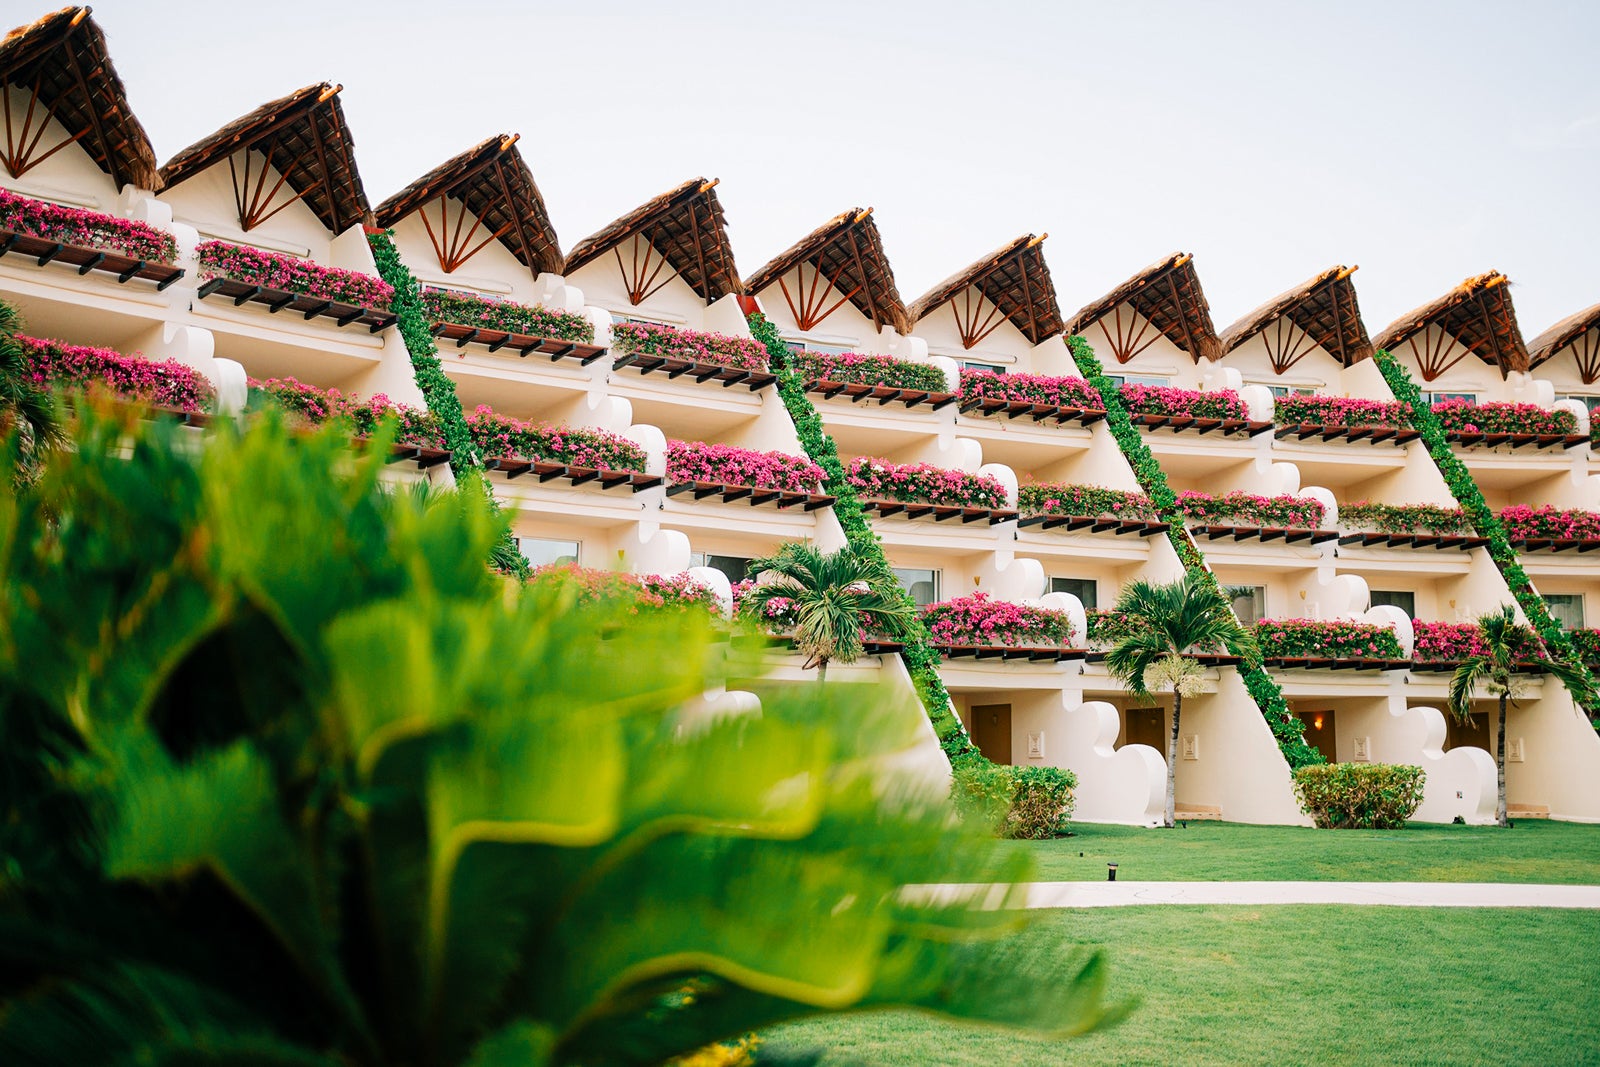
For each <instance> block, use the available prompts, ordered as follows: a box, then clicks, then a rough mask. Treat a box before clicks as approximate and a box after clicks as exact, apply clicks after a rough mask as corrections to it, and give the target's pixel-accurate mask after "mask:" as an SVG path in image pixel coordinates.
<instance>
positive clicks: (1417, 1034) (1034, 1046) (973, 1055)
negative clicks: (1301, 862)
mask: <svg viewBox="0 0 1600 1067" xmlns="http://www.w3.org/2000/svg"><path fill="white" fill-rule="evenodd" d="M1180 832H1181V831H1180ZM1193 832H1194V831H1193V830H1192V829H1191V830H1190V833H1191V834H1192V833H1193ZM1513 833H1521V830H1520V828H1519V829H1518V830H1515V831H1513ZM1328 836H1330V837H1332V836H1337V835H1333V834H1329V835H1328ZM1528 836H1529V837H1530V838H1535V837H1536V836H1537V835H1535V834H1529V835H1528ZM1075 857H1076V854H1074V858H1075ZM1044 922H1046V923H1048V924H1055V925H1057V926H1065V927H1066V928H1067V930H1068V931H1069V932H1070V933H1071V934H1073V935H1074V936H1075V938H1076V939H1077V940H1079V941H1082V942H1084V943H1090V944H1095V945H1103V946H1105V947H1106V949H1107V951H1108V953H1109V956H1110V963H1111V967H1110V970H1111V991H1112V994H1113V996H1115V997H1117V998H1124V997H1137V998H1138V999H1139V1001H1140V1004H1139V1006H1138V1008H1137V1009H1136V1010H1135V1011H1134V1013H1133V1015H1132V1016H1131V1018H1129V1019H1128V1020H1127V1021H1126V1022H1124V1023H1123V1024H1122V1025H1121V1026H1118V1027H1116V1028H1113V1029H1111V1030H1108V1031H1106V1032H1104V1033H1097V1034H1091V1035H1090V1036H1088V1037H1084V1038H1080V1039H1077V1040H1075V1041H1067V1042H1049V1041H1044V1040H1039V1039H1036V1038H1022V1037H1017V1036H1015V1035H1010V1034H1003V1033H997V1032H994V1031H988V1030H981V1029H970V1028H956V1027H953V1026H951V1025H949V1024H946V1023H943V1022H936V1021H934V1020H933V1019H931V1018H929V1017H927V1016H922V1015H915V1014H905V1013H894V1014H887V1013H885V1014H876V1015H863V1016H852V1017H846V1018H844V1019H842V1020H826V1021H816V1022H806V1023H798V1024H794V1025H791V1026H787V1027H780V1028H778V1029H776V1030H774V1031H772V1032H770V1033H769V1034H767V1035H766V1036H767V1040H768V1047H769V1048H770V1049H772V1050H775V1051H782V1050H784V1049H788V1050H798V1049H803V1048H826V1049H828V1050H830V1055H829V1058H828V1060H827V1062H828V1063H829V1064H833V1065H843V1064H849V1063H857V1062H861V1063H869V1064H870V1063H882V1064H941V1065H951V1067H959V1065H963V1064H974V1065H981V1067H999V1065H1004V1064H1027V1065H1035V1064H1066V1063H1073V1064H1091V1063H1092V1064H1114V1063H1127V1064H1155V1063H1181V1064H1256V1063H1260V1064H1302V1063H1305V1064H1309V1063H1339V1064H1345V1063H1363V1064H1365V1063H1373V1064H1433V1065H1444V1064H1480V1063H1508V1064H1509V1063H1515V1064H1540V1065H1549V1067H1553V1065H1558V1064H1600V1009H1597V1005H1596V991H1597V990H1600V912H1594V911H1559V910H1550V909H1541V910H1532V909H1495V910H1486V909H1466V908H1437V909H1428V908H1388V907H1384V908H1378V907H1372V908H1362V907H1304V906H1284V907H1276V908H1243V907H1207V908H1201V907H1166V908H1142V907H1133V908H1102V909H1090V910H1085V909H1078V910H1072V911H1063V912H1051V913H1049V914H1048V916H1047V917H1046V918H1045V919H1044Z"/></svg>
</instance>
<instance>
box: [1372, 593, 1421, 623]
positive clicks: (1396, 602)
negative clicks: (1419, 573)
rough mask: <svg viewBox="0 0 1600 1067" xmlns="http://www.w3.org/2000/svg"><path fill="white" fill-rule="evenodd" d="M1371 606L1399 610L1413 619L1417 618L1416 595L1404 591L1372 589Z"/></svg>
mask: <svg viewBox="0 0 1600 1067" xmlns="http://www.w3.org/2000/svg"><path fill="white" fill-rule="evenodd" d="M1372 606H1373V607H1375V608H1376V607H1385V606H1386V607H1391V608H1399V609H1400V610H1401V611H1403V612H1405V613H1406V614H1407V615H1409V616H1410V617H1411V618H1413V619H1414V618H1416V617H1417V594H1415V593H1412V592H1409V591H1407V590H1404V589H1374V590H1373V591H1372Z"/></svg>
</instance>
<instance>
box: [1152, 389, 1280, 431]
mask: <svg viewBox="0 0 1600 1067" xmlns="http://www.w3.org/2000/svg"><path fill="white" fill-rule="evenodd" d="M1121 392H1122V402H1123V403H1124V404H1125V405H1126V406H1127V409H1128V416H1129V418H1130V419H1131V420H1132V422H1133V424H1134V425H1135V426H1137V427H1139V428H1140V429H1144V430H1171V431H1173V432H1175V433H1176V432H1182V431H1190V430H1192V431H1194V432H1195V433H1197V434H1202V435H1203V434H1208V433H1212V432H1216V433H1218V434H1219V435H1221V436H1223V437H1233V436H1236V435H1238V434H1241V433H1242V434H1245V435H1247V436H1249V437H1254V436H1255V435H1256V434H1259V433H1265V432H1266V431H1268V430H1270V429H1272V423H1270V422H1257V421H1252V420H1251V418H1250V414H1249V409H1248V408H1247V407H1246V406H1245V403H1244V401H1243V400H1242V399H1240V397H1239V394H1238V393H1235V392H1233V391H1232V390H1231V389H1214V390H1210V391H1206V392H1197V391H1195V390H1192V389H1176V388H1172V387H1170V386H1161V385H1138V384H1133V383H1130V384H1127V385H1124V386H1122V390H1121Z"/></svg>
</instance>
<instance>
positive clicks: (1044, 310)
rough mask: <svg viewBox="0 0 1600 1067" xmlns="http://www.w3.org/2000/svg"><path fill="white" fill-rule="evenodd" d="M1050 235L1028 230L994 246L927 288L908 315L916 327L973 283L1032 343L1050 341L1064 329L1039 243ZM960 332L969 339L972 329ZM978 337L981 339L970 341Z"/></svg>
mask: <svg viewBox="0 0 1600 1067" xmlns="http://www.w3.org/2000/svg"><path fill="white" fill-rule="evenodd" d="M1049 236H1050V235H1049V234H1041V235H1039V236H1038V237H1035V236H1034V235H1033V234H1031V233H1029V234H1024V235H1022V236H1021V237H1018V238H1017V239H1016V240H1014V241H1012V242H1010V243H1009V244H1006V245H1003V246H1002V247H1000V248H997V249H995V250H994V251H993V252H991V253H989V254H988V255H987V256H984V257H983V258H982V259H980V260H978V261H976V262H975V263H973V264H971V265H970V266H968V267H967V268H966V269H965V270H961V271H958V272H956V273H955V274H952V275H951V276H950V277H948V278H946V279H945V280H944V281H942V282H940V283H939V284H938V285H936V286H934V287H933V288H932V289H929V290H928V291H927V292H926V293H923V294H922V296H921V297H919V298H918V299H917V300H916V301H915V302H913V303H912V305H911V306H910V307H909V308H907V309H906V316H907V317H908V318H909V319H910V320H911V323H912V325H913V326H914V325H916V324H917V323H918V322H920V321H921V320H922V319H924V318H927V316H928V315H929V314H931V313H932V312H933V311H935V310H937V309H938V308H940V307H942V306H943V305H944V304H946V303H948V302H949V301H950V300H951V299H953V298H954V297H956V296H959V295H960V294H961V293H963V292H965V291H966V290H967V289H968V288H974V289H977V290H978V291H979V292H980V293H982V294H983V295H984V296H985V297H987V298H988V300H989V302H990V303H992V304H993V305H994V306H995V307H997V308H999V309H1000V312H1001V314H1003V315H1005V317H1006V318H1007V319H1009V320H1011V324H1012V325H1013V326H1015V327H1016V328H1017V329H1018V330H1020V331H1022V334H1023V336H1024V337H1026V338H1027V339H1028V340H1029V341H1030V342H1032V343H1033V344H1036V345H1037V344H1042V343H1043V342H1045V341H1048V340H1049V339H1050V338H1052V337H1054V336H1056V335H1057V334H1059V333H1060V332H1061V306H1060V305H1059V304H1058V303H1056V286H1055V282H1053V281H1052V280H1051V278H1050V268H1049V266H1048V265H1047V264H1046V263H1045V261H1044V250H1043V249H1042V248H1041V247H1040V246H1041V245H1042V244H1043V243H1044V239H1045V238H1046V237H1049ZM957 318H958V319H959V318H960V315H959V313H958V315H957ZM962 332H963V335H964V336H963V340H966V335H967V333H968V331H967V330H966V329H965V328H963V331H962ZM976 340H981V338H976V339H975V340H974V341H973V342H972V343H976ZM972 343H969V344H968V346H967V347H969V348H970V347H971V346H972Z"/></svg>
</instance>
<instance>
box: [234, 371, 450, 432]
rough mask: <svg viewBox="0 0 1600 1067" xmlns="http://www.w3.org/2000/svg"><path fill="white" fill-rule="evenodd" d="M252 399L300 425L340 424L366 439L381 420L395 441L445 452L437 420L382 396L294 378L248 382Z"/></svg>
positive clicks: (422, 411)
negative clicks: (391, 425) (388, 422)
mask: <svg viewBox="0 0 1600 1067" xmlns="http://www.w3.org/2000/svg"><path fill="white" fill-rule="evenodd" d="M250 392H251V395H252V398H266V399H269V400H271V401H272V402H273V403H275V404H276V405H277V406H278V407H280V408H282V409H283V410H284V411H286V412H288V413H289V414H290V415H292V416H294V418H295V419H297V420H298V421H300V422H303V423H305V424H307V425H311V426H320V425H321V424H323V423H325V422H330V421H334V420H343V421H345V422H347V423H349V424H350V425H351V428H352V430H353V431H354V433H355V434H356V435H358V436H361V437H370V436H371V435H372V434H374V433H376V432H377V430H378V426H379V424H380V423H382V422H383V420H385V419H393V420H394V421H395V422H396V423H397V424H398V427H397V430H396V437H395V441H396V443H398V444H406V445H414V446H416V447H418V448H448V447H449V446H448V445H447V444H446V443H445V439H444V430H443V429H442V428H441V427H440V426H439V422H438V420H437V419H435V418H434V417H433V415H431V414H430V413H429V412H428V411H426V410H424V409H422V408H413V407H408V406H407V405H405V404H397V403H395V402H394V401H393V400H390V399H389V398H388V397H387V396H385V395H384V394H383V393H378V394H376V395H374V396H372V397H369V398H368V399H366V400H362V399H361V398H360V397H358V396H356V395H355V394H353V393H341V392H340V391H339V390H337V389H319V388H317V387H316V386H314V385H307V384H306V383H305V382H302V381H298V380H296V379H294V378H266V379H256V378H252V379H250Z"/></svg>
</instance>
